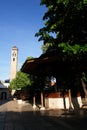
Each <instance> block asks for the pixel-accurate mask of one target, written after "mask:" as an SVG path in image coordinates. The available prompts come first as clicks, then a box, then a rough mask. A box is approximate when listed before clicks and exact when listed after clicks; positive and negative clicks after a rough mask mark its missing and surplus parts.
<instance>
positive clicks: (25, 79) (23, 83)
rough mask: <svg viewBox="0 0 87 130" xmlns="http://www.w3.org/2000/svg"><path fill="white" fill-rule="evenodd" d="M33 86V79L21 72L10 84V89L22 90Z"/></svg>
mask: <svg viewBox="0 0 87 130" xmlns="http://www.w3.org/2000/svg"><path fill="white" fill-rule="evenodd" d="M32 84H33V79H32V77H31V76H30V75H29V74H26V73H23V72H21V71H18V72H17V75H16V78H15V79H13V80H12V81H11V82H10V88H11V89H15V90H17V89H22V88H25V87H27V86H31V85H32Z"/></svg>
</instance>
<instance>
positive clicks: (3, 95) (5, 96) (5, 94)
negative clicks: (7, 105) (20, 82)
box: [1, 92, 7, 100]
mask: <svg viewBox="0 0 87 130" xmlns="http://www.w3.org/2000/svg"><path fill="white" fill-rule="evenodd" d="M1 99H3V100H5V99H7V93H6V92H2V93H1Z"/></svg>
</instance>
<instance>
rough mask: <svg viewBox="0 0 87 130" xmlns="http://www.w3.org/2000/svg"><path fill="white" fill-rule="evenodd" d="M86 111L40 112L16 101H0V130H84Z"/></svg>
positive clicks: (86, 124) (29, 105)
mask: <svg viewBox="0 0 87 130" xmlns="http://www.w3.org/2000/svg"><path fill="white" fill-rule="evenodd" d="M86 127H87V109H86V108H85V109H78V110H74V111H67V110H58V109H56V110H40V109H39V108H38V107H37V108H36V109H33V108H32V104H30V103H28V102H25V103H22V104H18V102H17V100H16V101H14V100H10V101H0V130H48V129H50V130H78V129H79V130H83V129H84V130H85V129H87V128H86Z"/></svg>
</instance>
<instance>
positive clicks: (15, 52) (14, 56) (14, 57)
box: [10, 46, 18, 81]
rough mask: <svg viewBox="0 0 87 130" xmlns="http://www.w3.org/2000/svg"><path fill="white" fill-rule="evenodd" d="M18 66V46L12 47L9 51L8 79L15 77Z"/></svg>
mask: <svg viewBox="0 0 87 130" xmlns="http://www.w3.org/2000/svg"><path fill="white" fill-rule="evenodd" d="M17 67H18V48H17V47H16V46H13V47H12V51H11V67H10V81H12V79H14V78H15V76H16V73H17Z"/></svg>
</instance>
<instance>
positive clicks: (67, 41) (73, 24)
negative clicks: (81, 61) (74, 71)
mask: <svg viewBox="0 0 87 130" xmlns="http://www.w3.org/2000/svg"><path fill="white" fill-rule="evenodd" d="M40 4H41V5H45V6H46V8H47V11H46V13H45V14H44V16H43V20H44V21H45V24H44V27H43V28H41V29H40V30H39V31H38V32H37V33H36V34H35V36H37V37H39V41H41V40H42V41H43V43H44V44H45V45H46V44H48V43H52V45H53V46H56V47H57V49H58V50H60V53H62V54H63V55H71V54H72V55H76V57H78V58H79V57H81V56H82V57H83V56H87V25H86V23H87V13H86V12H87V0H41V3H40ZM76 57H75V58H76Z"/></svg>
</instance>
